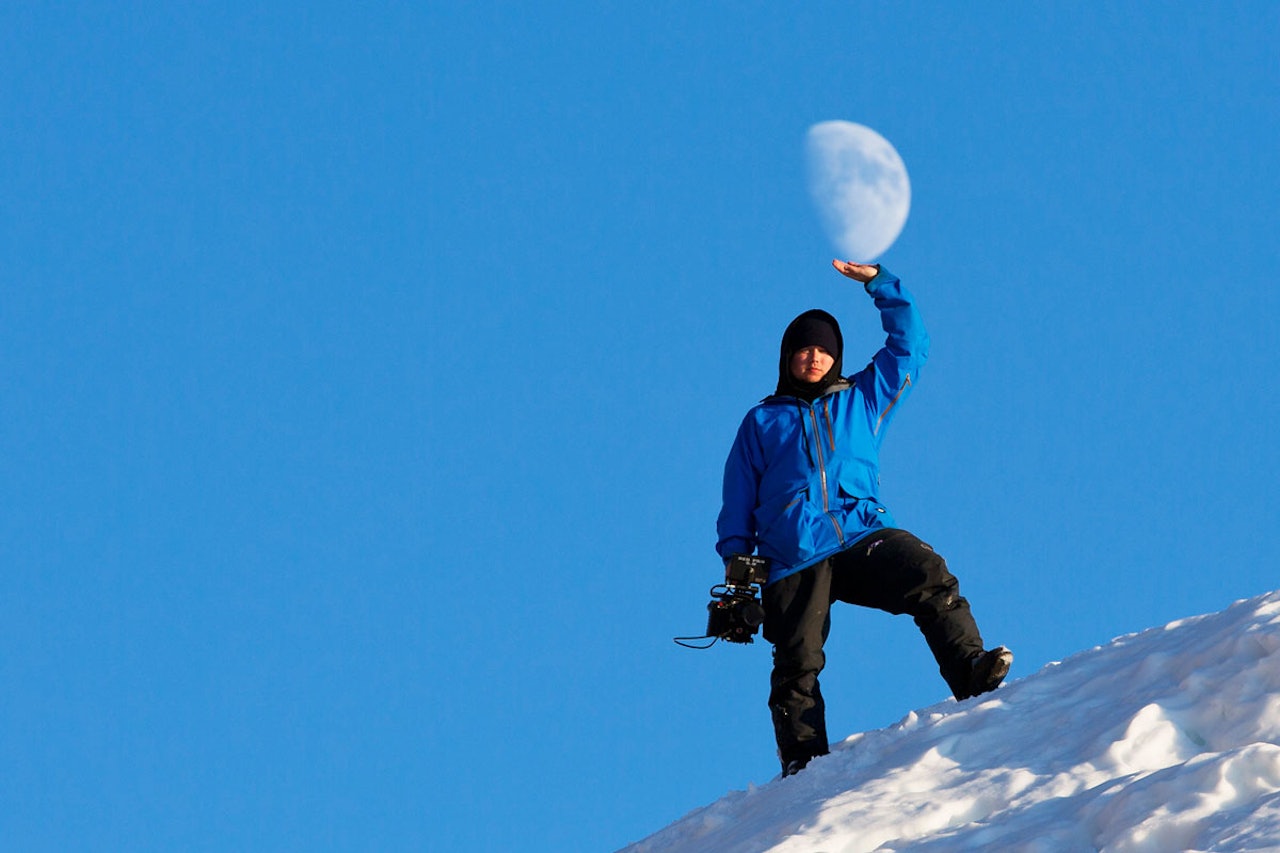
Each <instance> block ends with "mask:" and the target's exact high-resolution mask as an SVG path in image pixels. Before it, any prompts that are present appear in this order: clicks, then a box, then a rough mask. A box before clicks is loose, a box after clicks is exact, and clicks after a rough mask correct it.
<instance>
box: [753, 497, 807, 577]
mask: <svg viewBox="0 0 1280 853" xmlns="http://www.w3.org/2000/svg"><path fill="white" fill-rule="evenodd" d="M810 515H811V511H810V507H809V492H808V490H805V491H802V492H800V493H798V494H782V495H779V496H778V497H777V498H774V499H772V500H769V501H766V502H765V503H763V504H761V505H760V507H759V508H757V509H756V511H755V515H754V518H755V522H756V530H757V531H758V533H757V534H756V539H757V540H758V541H759V543H760V553H761V554H763V555H764V556H766V557H770V558H772V559H775V560H780V561H781V562H782V563H783V564H784V565H795V564H796V563H799V562H801V561H803V560H806V559H808V558H809V557H810V556H812V555H813V554H814V553H815V549H814V541H813V526H812V522H811V519H810V517H809V516H810Z"/></svg>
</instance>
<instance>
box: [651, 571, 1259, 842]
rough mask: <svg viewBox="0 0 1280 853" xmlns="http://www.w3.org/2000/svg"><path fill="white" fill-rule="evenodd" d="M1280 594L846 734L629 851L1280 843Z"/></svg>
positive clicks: (1116, 642) (1146, 633) (1117, 642)
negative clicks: (786, 772) (779, 774)
mask: <svg viewBox="0 0 1280 853" xmlns="http://www.w3.org/2000/svg"><path fill="white" fill-rule="evenodd" d="M1277 649H1280V592H1274V593H1270V594H1268V595H1265V596H1261V597H1259V598H1255V599H1250V600H1246V601H1239V602H1236V603H1235V604H1233V605H1232V606H1231V607H1229V608H1227V609H1226V610H1224V611H1222V612H1221V613H1213V614H1209V615H1206V616H1198V617H1195V618H1192V619H1184V620H1181V621H1178V622H1174V623H1172V624H1170V625H1167V626H1165V627H1164V628H1154V629H1151V630H1148V631H1144V632H1142V633H1140V634H1132V635H1129V636H1125V637H1121V638H1119V639H1117V640H1114V641H1113V642H1111V643H1110V644H1108V645H1106V646H1101V647H1098V648H1095V649H1092V650H1090V651H1087V652H1082V653H1080V654H1078V655H1075V656H1073V657H1071V658H1068V659H1067V660H1065V661H1063V662H1061V663H1058V664H1050V665H1049V666H1047V667H1045V668H1044V669H1043V670H1041V671H1040V672H1038V673H1036V674H1034V675H1032V676H1029V677H1027V678H1024V679H1021V680H1016V681H1013V682H1011V683H1009V684H1006V685H1005V686H1003V687H1002V688H1000V690H998V691H996V692H995V693H993V694H989V695H987V696H981V697H978V698H977V699H971V700H968V701H966V702H963V703H959V704H957V703H955V702H953V701H948V702H944V703H941V704H938V705H935V706H933V707H930V708H926V709H924V710H922V711H920V712H919V713H914V712H913V713H911V714H909V715H908V716H907V717H906V718H905V719H903V720H902V721H901V722H899V723H898V724H897V725H895V726H892V727H890V728H887V729H883V730H880V731H873V732H866V733H863V734H857V735H854V736H853V737H850V738H849V739H848V740H846V741H845V742H844V743H842V744H840V745H838V746H837V747H835V750H834V751H833V752H832V754H831V755H829V756H826V757H824V758H820V759H818V760H816V761H814V762H813V763H812V764H811V765H810V766H809V767H808V768H807V769H806V770H804V771H803V772H802V773H800V774H799V775H798V776H795V777H792V778H788V779H778V780H775V781H773V782H770V783H768V784H766V785H762V786H760V787H753V788H751V789H749V790H747V791H737V792H733V793H731V794H729V795H728V796H726V797H724V798H723V799H721V800H719V801H718V802H715V803H712V804H711V805H709V806H706V807H704V808H702V809H698V810H696V811H694V812H692V813H690V814H689V815H687V816H685V817H684V818H682V819H681V820H678V821H676V822H675V823H673V824H671V825H670V826H668V827H667V828H666V829H663V830H662V831H660V832H658V833H656V834H654V835H652V836H650V837H649V838H647V839H645V840H643V841H640V842H638V843H636V844H633V845H631V846H630V847H628V848H626V850H627V851H629V853H656V851H708V850H716V851H726V853H728V851H743V853H746V852H747V851H750V853H760V851H766V850H769V851H778V853H782V851H795V852H796V853H798V852H799V851H806V853H813V851H827V852H828V853H836V851H844V853H853V851H861V850H912V851H956V850H1002V851H1055V853H1056V851H1077V850H1080V851H1084V850H1106V851H1117V853H1119V851H1159V853H1167V851H1186V850H1233V851H1236V850H1280V745H1277V744H1280V655H1277V654H1276V652H1277Z"/></svg>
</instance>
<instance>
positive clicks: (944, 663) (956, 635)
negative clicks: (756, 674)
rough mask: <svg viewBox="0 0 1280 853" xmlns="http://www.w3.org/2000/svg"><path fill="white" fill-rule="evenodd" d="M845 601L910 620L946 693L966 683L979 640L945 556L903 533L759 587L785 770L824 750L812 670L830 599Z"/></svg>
mask: <svg viewBox="0 0 1280 853" xmlns="http://www.w3.org/2000/svg"><path fill="white" fill-rule="evenodd" d="M836 601H844V602H848V603H849V604H860V605H862V606H863V607H874V608H876V609H878V610H885V611H888V612H889V613H894V614H902V613H906V614H910V615H911V616H912V617H914V619H915V622H916V625H917V626H918V627H919V628H920V632H921V633H922V634H924V638H925V642H927V643H928V644H929V649H930V650H931V651H932V652H933V656H934V658H935V659H936V660H937V661H938V668H939V670H940V671H941V673H942V677H943V679H944V680H945V681H946V682H947V685H948V686H949V687H950V688H951V691H952V693H954V694H957V695H959V694H961V693H963V692H964V691H966V690H967V688H968V679H969V674H970V671H971V668H972V667H971V663H970V659H971V658H972V657H973V656H975V655H977V654H979V653H980V652H982V637H981V636H980V635H979V634H978V626H977V625H976V624H975V623H974V621H973V616H972V614H971V613H970V612H969V602H967V601H966V600H965V599H964V598H962V597H961V596H960V584H959V581H957V580H956V579H955V577H954V576H953V575H952V574H951V572H949V571H948V570H947V564H946V561H945V560H943V559H942V557H940V556H938V555H937V554H936V553H934V550H933V549H932V548H931V547H929V546H928V545H926V544H925V543H924V542H921V541H920V540H919V539H917V538H916V537H915V536H913V535H912V534H910V533H908V532H907V531H905V530H882V531H877V532H876V533H873V534H871V535H870V536H867V537H865V538H863V539H862V541H860V542H858V543H857V544H855V545H853V546H851V547H849V548H846V549H845V550H844V551H841V552H840V553H838V554H835V555H834V556H832V557H829V558H827V559H826V560H823V561H822V562H821V563H817V564H816V565H813V566H810V567H809V568H807V569H804V570H803V571H799V572H796V573H795V574H793V575H789V576H787V577H785V578H783V579H782V580H780V581H778V582H776V583H774V584H771V585H770V586H768V587H766V588H765V590H764V609H765V620H764V637H765V639H766V640H768V641H769V642H770V643H772V644H773V674H772V676H771V677H770V684H771V687H772V689H771V690H770V693H769V709H770V711H771V712H772V714H773V727H774V731H775V732H776V734H777V737H778V754H779V757H780V758H781V759H782V764H783V766H784V767H785V766H786V764H787V762H789V761H791V760H794V759H797V758H799V759H808V758H812V757H813V756H815V755H825V754H826V753H827V752H828V749H829V747H828V744H827V724H826V709H825V706H824V705H823V702H822V691H821V689H820V688H819V686H818V674H819V673H820V672H822V668H823V666H824V664H825V663H826V655H825V654H824V652H823V650H822V646H823V644H824V643H825V642H826V639H827V634H828V632H829V631H830V630H831V604H832V603H833V602H836Z"/></svg>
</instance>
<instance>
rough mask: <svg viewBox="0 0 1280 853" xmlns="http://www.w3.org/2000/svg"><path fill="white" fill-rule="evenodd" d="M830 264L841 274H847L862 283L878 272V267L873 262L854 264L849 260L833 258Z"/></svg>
mask: <svg viewBox="0 0 1280 853" xmlns="http://www.w3.org/2000/svg"><path fill="white" fill-rule="evenodd" d="M831 266H833V267H835V268H836V270H837V271H838V272H839V273H840V274H841V275H843V276H847V277H848V278H851V279H853V280H854V281H860V282H862V283H863V284H866V283H867V282H869V281H871V279H873V278H875V277H876V276H877V275H879V274H880V267H878V266H876V265H875V264H855V263H851V262H849V261H841V260H834V261H832V262H831Z"/></svg>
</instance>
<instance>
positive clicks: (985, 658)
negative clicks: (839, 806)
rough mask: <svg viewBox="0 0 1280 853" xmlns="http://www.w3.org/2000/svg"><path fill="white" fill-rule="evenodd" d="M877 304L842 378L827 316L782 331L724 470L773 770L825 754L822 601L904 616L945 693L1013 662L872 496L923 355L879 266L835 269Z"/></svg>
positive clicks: (960, 691) (795, 767)
mask: <svg viewBox="0 0 1280 853" xmlns="http://www.w3.org/2000/svg"><path fill="white" fill-rule="evenodd" d="M832 264H833V265H834V266H835V268H836V269H837V270H838V271H839V272H840V273H841V274H843V275H845V276H847V277H849V278H851V279H854V280H855V281H859V282H861V283H862V284H863V286H864V287H865V288H866V291H867V293H868V294H870V295H871V297H872V298H873V299H874V300H875V305H876V308H878V309H879V311H880V321H881V325H882V326H883V327H884V330H885V333H886V334H887V335H888V338H887V340H886V341H885V345H884V347H883V348H882V349H881V350H880V351H879V352H877V353H876V354H875V357H874V358H873V359H872V360H871V363H870V364H868V365H867V366H866V367H865V368H864V369H863V370H861V371H860V372H858V373H856V374H854V375H852V376H849V377H843V376H842V371H841V367H842V356H843V354H844V353H843V350H844V339H843V337H842V336H841V334H840V325H839V323H837V322H836V319H835V318H834V317H833V316H831V315H830V314H828V313H827V312H825V311H821V310H811V311H806V312H805V313H803V314H801V315H800V316H799V317H797V318H796V319H795V320H793V321H792V322H791V324H790V325H789V326H787V329H786V332H785V333H784V334H783V336H782V347H781V353H780V356H779V361H778V387H777V389H776V390H775V391H774V393H773V394H772V395H771V396H769V397H767V398H765V399H764V400H763V401H761V402H760V403H759V404H757V405H756V406H755V407H753V408H752V409H751V411H749V412H748V413H747V416H746V417H745V418H744V419H743V421H742V426H741V427H739V429H738V434H737V437H736V438H735V440H734V443H733V448H732V449H731V450H730V452H729V458H728V460H727V461H726V463H725V472H724V505H723V507H722V509H721V511H720V518H719V521H718V522H717V530H718V533H719V542H718V544H717V546H716V550H717V551H718V552H719V554H720V556H721V557H722V558H724V559H725V560H728V559H729V558H730V557H731V556H733V555H734V554H751V553H753V552H754V553H757V554H759V555H760V556H763V557H768V558H769V560H770V568H769V578H768V582H767V584H766V585H765V588H764V595H763V598H764V601H763V603H764V609H765V621H764V636H765V639H766V640H768V641H769V642H770V643H772V644H773V673H772V675H771V678H770V684H771V688H772V689H771V691H770V694H769V708H770V711H771V712H772V715H773V724H774V731H775V733H776V734H777V739H778V757H779V759H780V760H781V762H782V772H783V775H784V776H789V775H791V774H793V773H796V772H798V771H799V770H800V769H802V768H803V767H804V766H805V765H806V764H808V763H809V761H810V760H811V759H812V758H814V757H815V756H818V755H825V754H826V753H827V752H828V749H829V747H828V743H827V731H826V719H825V708H824V705H823V701H822V692H821V690H820V689H819V686H818V674H819V673H820V672H822V668H823V665H824V664H825V662H826V658H825V655H824V653H823V648H822V647H823V644H824V643H825V642H826V639H827V633H828V631H829V630H830V628H831V615H830V608H831V604H832V603H833V602H836V601H844V602H848V603H851V604H859V605H862V606H865V607H875V608H877V609H880V610H885V611H888V612H889V613H894V614H901V613H907V614H910V615H911V616H912V617H913V618H914V619H915V623H916V625H917V626H918V627H919V628H920V631H921V633H923V634H924V638H925V641H926V642H927V643H928V645H929V648H930V650H931V651H932V652H933V655H934V658H935V659H936V660H937V661H938V667H939V669H940V671H941V673H942V677H943V679H945V680H946V682H947V685H948V686H949V687H950V688H951V692H952V694H954V695H955V697H956V699H966V698H968V697H970V696H976V695H978V694H980V693H985V692H987V691H990V690H994V689H995V688H996V687H997V686H999V684H1000V682H1001V681H1002V680H1003V679H1004V677H1005V675H1007V674H1008V672H1009V667H1010V665H1011V664H1012V662H1013V654H1012V653H1011V652H1010V651H1009V650H1008V649H1006V648H1004V647H1003V646H1001V647H999V648H996V649H993V650H991V651H984V649H983V643H982V637H981V635H980V634H979V633H978V627H977V625H976V624H975V623H974V620H973V616H972V614H971V613H970V611H969V602H968V601H966V600H965V599H964V598H963V597H962V596H961V595H960V588H959V582H958V581H957V580H956V578H955V577H954V576H953V575H952V574H951V573H950V572H949V571H948V570H947V564H946V562H945V561H944V560H943V559H942V557H940V556H939V555H938V554H936V553H934V551H933V549H932V548H931V547H929V546H928V545H927V544H925V543H924V542H922V541H920V540H919V539H917V538H916V537H915V536H913V535H912V534H910V533H908V532H907V531H905V530H901V529H899V528H898V527H897V525H896V524H895V523H894V520H893V517H892V516H891V515H890V514H889V511H888V509H886V508H885V507H884V506H883V505H882V504H881V502H880V462H879V451H880V442H881V441H883V439H884V434H885V430H886V428H887V427H888V425H889V423H890V421H891V420H892V419H893V416H894V415H895V414H896V413H897V411H898V409H899V407H900V405H901V403H902V401H903V399H904V398H905V397H906V396H907V394H908V393H910V391H911V389H912V387H913V386H914V385H915V383H916V382H917V381H918V374H919V371H920V366H921V365H922V364H924V362H925V359H926V358H927V357H928V354H929V335H928V334H927V333H926V332H925V329H924V325H923V323H922V321H921V319H920V313H919V312H918V311H917V310H916V307H915V303H914V301H913V300H912V298H911V294H910V293H908V292H907V290H906V288H904V287H903V286H902V284H901V282H899V281H898V279H897V277H896V276H894V275H892V274H891V273H889V272H888V271H887V270H884V269H881V268H880V267H878V266H868V265H865V264H854V263H849V262H845V261H833V262H832Z"/></svg>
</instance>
